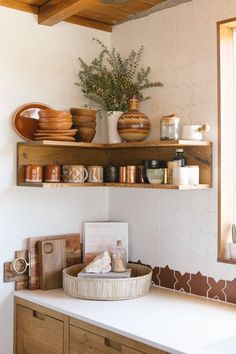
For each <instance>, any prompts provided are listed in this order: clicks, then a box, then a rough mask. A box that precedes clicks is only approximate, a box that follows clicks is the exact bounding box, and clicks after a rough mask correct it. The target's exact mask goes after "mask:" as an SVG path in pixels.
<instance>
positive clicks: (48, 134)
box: [34, 131, 76, 137]
mask: <svg viewBox="0 0 236 354" xmlns="http://www.w3.org/2000/svg"><path fill="white" fill-rule="evenodd" d="M75 134H76V132H74V131H73V132H68V133H63V134H62V133H57V132H55V134H53V133H44V132H42V133H34V137H39V136H45V135H46V136H74V135H75Z"/></svg>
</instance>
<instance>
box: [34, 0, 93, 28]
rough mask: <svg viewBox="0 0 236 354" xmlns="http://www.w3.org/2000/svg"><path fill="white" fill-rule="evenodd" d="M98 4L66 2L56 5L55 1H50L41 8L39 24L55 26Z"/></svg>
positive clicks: (66, 0) (84, 0)
mask: <svg viewBox="0 0 236 354" xmlns="http://www.w3.org/2000/svg"><path fill="white" fill-rule="evenodd" d="M97 2H98V0H64V1H60V2H58V3H56V4H54V2H53V0H52V1H49V2H47V3H46V4H45V5H43V6H41V7H40V8H39V15H38V22H39V24H41V25H48V26H52V25H55V24H56V23H58V22H61V21H63V20H66V19H68V18H70V17H71V16H73V15H75V14H77V13H79V12H80V11H82V10H84V9H86V8H88V7H89V6H93V5H95V4H96V3H97Z"/></svg>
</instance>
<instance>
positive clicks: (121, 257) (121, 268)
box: [111, 240, 127, 273]
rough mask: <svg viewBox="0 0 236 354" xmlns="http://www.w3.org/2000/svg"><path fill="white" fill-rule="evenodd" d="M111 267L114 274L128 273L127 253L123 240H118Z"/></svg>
mask: <svg viewBox="0 0 236 354" xmlns="http://www.w3.org/2000/svg"><path fill="white" fill-rule="evenodd" d="M111 266H112V271H113V272H117V273H121V272H126V269H127V253H126V250H125V249H124V248H123V247H122V243H121V240H117V243H116V248H114V250H113V251H112V255H111Z"/></svg>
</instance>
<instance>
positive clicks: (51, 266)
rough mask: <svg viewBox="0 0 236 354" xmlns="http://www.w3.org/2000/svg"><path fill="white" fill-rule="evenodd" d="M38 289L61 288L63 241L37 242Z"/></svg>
mask: <svg viewBox="0 0 236 354" xmlns="http://www.w3.org/2000/svg"><path fill="white" fill-rule="evenodd" d="M38 252H39V278H40V289H43V290H50V289H57V288H62V270H63V269H64V268H66V241H65V239H59V240H48V241H38Z"/></svg>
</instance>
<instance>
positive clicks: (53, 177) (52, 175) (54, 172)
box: [44, 165, 61, 183]
mask: <svg viewBox="0 0 236 354" xmlns="http://www.w3.org/2000/svg"><path fill="white" fill-rule="evenodd" d="M44 180H45V182H47V183H59V182H60V181H61V166H60V165H46V166H45V178H44Z"/></svg>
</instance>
